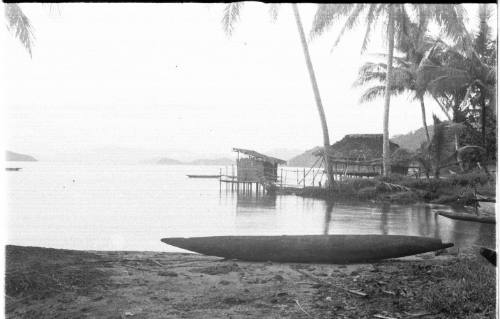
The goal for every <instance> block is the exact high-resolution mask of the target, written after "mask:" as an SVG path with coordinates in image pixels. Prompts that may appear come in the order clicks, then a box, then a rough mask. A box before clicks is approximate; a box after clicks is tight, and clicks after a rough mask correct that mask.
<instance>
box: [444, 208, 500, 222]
mask: <svg viewBox="0 0 500 319" xmlns="http://www.w3.org/2000/svg"><path fill="white" fill-rule="evenodd" d="M437 213H438V214H439V215H441V216H444V217H448V218H451V219H458V220H466V221H470V222H477V223H486V224H495V223H496V219H495V217H491V216H477V215H472V214H467V213H452V212H445V211H438V212H437Z"/></svg>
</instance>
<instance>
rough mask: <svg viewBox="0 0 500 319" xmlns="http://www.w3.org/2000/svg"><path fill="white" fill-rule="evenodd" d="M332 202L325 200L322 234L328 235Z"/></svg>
mask: <svg viewBox="0 0 500 319" xmlns="http://www.w3.org/2000/svg"><path fill="white" fill-rule="evenodd" d="M334 205H335V204H334V202H327V203H326V211H325V224H324V227H323V235H328V231H329V229H330V222H331V220H332V212H333V206H334Z"/></svg>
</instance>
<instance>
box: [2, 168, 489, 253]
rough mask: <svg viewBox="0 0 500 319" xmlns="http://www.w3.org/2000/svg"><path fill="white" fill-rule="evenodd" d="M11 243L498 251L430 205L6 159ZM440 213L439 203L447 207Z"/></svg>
mask: <svg viewBox="0 0 500 319" xmlns="http://www.w3.org/2000/svg"><path fill="white" fill-rule="evenodd" d="M8 166H10V167H23V169H22V170H21V171H18V172H6V174H7V178H8V186H7V192H8V197H7V199H8V205H9V210H8V218H7V227H8V242H9V243H10V244H17V245H32V246H44V247H53V248H69V249H93V250H94V249H95V250H157V251H178V250H177V249H176V248H173V247H170V246H168V245H166V244H163V243H161V242H160V239H161V238H163V237H175V236H209V235H262V234H272V235H280V234H324V233H328V234H390V235H420V236H428V237H438V238H441V239H442V240H443V241H446V242H454V243H455V245H456V246H458V247H461V248H471V247H474V246H475V245H483V246H489V247H494V245H495V226H494V225H488V224H479V223H470V222H461V221H454V220H450V219H448V218H444V217H441V216H438V215H436V214H435V213H434V212H433V211H432V207H431V206H428V205H406V206H402V205H367V204H364V205H359V204H351V205H345V204H333V203H327V202H325V201H322V200H314V199H304V198H301V197H296V196H274V197H271V196H262V195H261V196H259V197H256V196H255V194H254V195H253V196H249V195H242V194H236V193H232V192H230V191H229V192H226V191H225V190H224V188H223V189H222V192H219V182H218V180H216V179H189V178H187V177H186V174H217V173H218V172H219V168H218V167H215V166H213V167H210V166H156V165H118V166H113V165H104V164H103V165H72V164H66V163H64V164H55V163H12V162H11V163H9V165H8ZM441 209H442V207H441Z"/></svg>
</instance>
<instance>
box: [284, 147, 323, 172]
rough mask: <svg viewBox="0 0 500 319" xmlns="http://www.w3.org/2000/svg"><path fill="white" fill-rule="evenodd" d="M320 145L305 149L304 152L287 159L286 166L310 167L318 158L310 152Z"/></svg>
mask: <svg viewBox="0 0 500 319" xmlns="http://www.w3.org/2000/svg"><path fill="white" fill-rule="evenodd" d="M320 148H321V147H319V146H316V147H314V148H312V149H310V150H307V151H305V152H304V153H302V154H300V155H297V156H295V157H293V158H291V159H289V160H288V162H287V165H288V166H295V167H311V166H313V165H314V163H315V162H316V160H317V159H318V158H317V157H316V156H314V155H313V154H312V153H313V152H315V151H317V150H318V149H320Z"/></svg>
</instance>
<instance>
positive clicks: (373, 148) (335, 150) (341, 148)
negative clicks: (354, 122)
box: [314, 134, 399, 161]
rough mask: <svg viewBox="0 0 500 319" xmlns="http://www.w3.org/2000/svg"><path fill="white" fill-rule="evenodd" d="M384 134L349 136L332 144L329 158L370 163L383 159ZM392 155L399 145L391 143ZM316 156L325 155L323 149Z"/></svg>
mask: <svg viewBox="0 0 500 319" xmlns="http://www.w3.org/2000/svg"><path fill="white" fill-rule="evenodd" d="M382 143H383V136H382V134H349V135H346V136H344V138H343V139H341V140H340V141H338V142H336V143H335V144H332V145H331V146H330V148H329V150H328V156H329V157H331V158H334V159H350V160H362V161H370V160H374V159H380V158H382ZM389 145H390V149H391V154H392V153H393V152H394V151H395V150H396V149H398V148H399V145H398V144H396V143H393V142H389ZM314 155H316V156H322V155H323V148H321V149H320V150H318V151H316V152H314Z"/></svg>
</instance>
